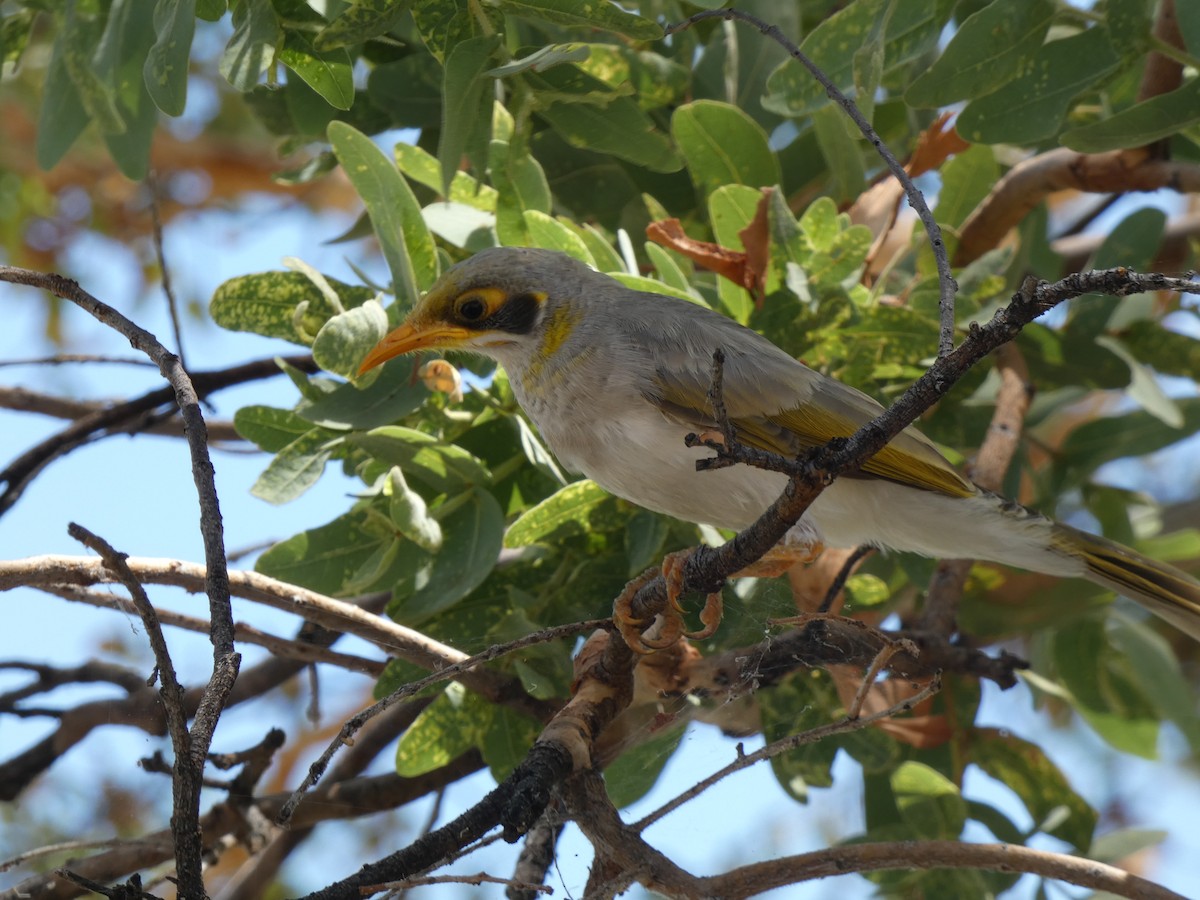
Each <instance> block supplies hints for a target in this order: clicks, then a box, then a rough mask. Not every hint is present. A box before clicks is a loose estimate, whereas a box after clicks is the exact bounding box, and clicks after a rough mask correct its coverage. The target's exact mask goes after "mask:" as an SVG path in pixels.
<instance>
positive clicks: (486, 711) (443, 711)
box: [396, 682, 492, 778]
mask: <svg viewBox="0 0 1200 900" xmlns="http://www.w3.org/2000/svg"><path fill="white" fill-rule="evenodd" d="M491 718H492V710H491V707H490V706H489V705H488V703H487V701H486V700H484V699H483V698H481V697H479V696H478V695H476V694H474V693H472V692H471V691H468V690H467V689H466V688H464V687H463V686H462V685H460V684H458V683H457V682H452V683H451V684H449V685H447V686H446V689H445V690H444V691H443V692H442V695H441V696H440V697H438V698H437V699H436V700H434V701H433V702H432V703H430V704H429V706H427V707H425V709H424V710H422V712H421V714H420V715H419V716H417V719H416V721H415V722H413V723H412V725H410V726H409V727H408V729H407V730H406V731H405V732H404V734H403V735H401V736H400V743H399V744H397V745H396V774H397V775H400V776H401V777H403V778H417V777H419V776H421V775H425V774H427V773H429V772H432V771H434V770H435V769H440V768H441V767H442V766H444V765H447V764H448V763H451V762H453V761H454V760H455V759H457V758H458V757H459V756H462V754H464V753H466V752H467V751H468V750H470V749H471V748H472V747H477V746H479V745H480V744H481V743H482V741H483V736H484V735H485V734H486V733H487V727H488V723H489V722H490V721H491Z"/></svg>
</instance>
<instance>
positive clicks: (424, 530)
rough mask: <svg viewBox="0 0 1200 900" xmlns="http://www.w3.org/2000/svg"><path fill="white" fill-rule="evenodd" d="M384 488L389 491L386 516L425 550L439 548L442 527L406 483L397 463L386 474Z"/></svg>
mask: <svg viewBox="0 0 1200 900" xmlns="http://www.w3.org/2000/svg"><path fill="white" fill-rule="evenodd" d="M386 490H388V491H390V492H391V500H390V502H389V503H388V515H389V516H390V517H391V520H392V524H393V525H395V526H396V530H397V531H399V532H400V533H401V534H402V535H404V536H405V537H406V538H408V539H409V540H410V541H412V542H413V543H414V544H416V545H417V546H418V547H420V548H421V549H422V550H424V551H426V552H428V553H437V552H438V551H439V550H441V549H442V526H441V525H440V524H438V521H437V519H435V518H433V517H432V516H430V515H429V507H428V506H427V505H426V503H425V498H424V497H422V496H421V495H420V494H418V493H417V492H416V491H414V490H413V489H412V488H410V487H409V486H408V482H406V481H405V480H404V473H403V472H402V471H401V470H400V467H399V466H392V470H391V471H390V472H389V473H388V480H387V485H386Z"/></svg>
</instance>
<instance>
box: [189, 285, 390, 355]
mask: <svg viewBox="0 0 1200 900" xmlns="http://www.w3.org/2000/svg"><path fill="white" fill-rule="evenodd" d="M325 280H326V281H327V282H328V283H329V284H330V285H331V286H332V287H333V289H334V290H335V291H336V292H337V295H338V299H339V300H340V301H341V304H342V306H343V307H344V308H353V307H357V306H362V305H363V304H364V303H366V302H367V301H368V300H371V299H373V298H374V296H375V292H374V291H372V290H371V289H370V288H365V287H359V286H356V285H349V284H345V283H344V282H341V281H338V280H337V279H335V278H329V277H326V279H325ZM335 312H336V311H335V310H334V309H333V307H332V306H330V305H329V302H328V301H327V300H326V299H325V296H324V295H323V294H322V293H321V291H320V290H319V289H318V288H317V286H316V285H314V284H313V283H312V281H311V280H309V278H307V277H306V276H305V275H303V274H301V273H300V272H259V273H257V274H254V275H239V276H238V277H236V278H230V279H229V280H228V281H226V282H225V283H223V284H222V285H221V286H220V287H218V288H217V290H216V292H215V293H214V294H213V298H212V302H211V303H210V304H209V314H210V315H211V316H212V318H213V321H214V322H216V323H217V324H218V325H220V326H221V327H222V328H226V329H228V330H229V331H250V332H253V333H254V334H261V335H262V336H263V337H271V338H283V339H284V340H285V341H292V342H294V343H297V344H301V345H304V346H307V345H309V344H311V343H312V340H313V338H314V337H315V336H316V334H317V332H319V331H320V330H321V326H323V325H324V324H325V322H326V321H328V320H329V318H330V316H332V315H334V314H335Z"/></svg>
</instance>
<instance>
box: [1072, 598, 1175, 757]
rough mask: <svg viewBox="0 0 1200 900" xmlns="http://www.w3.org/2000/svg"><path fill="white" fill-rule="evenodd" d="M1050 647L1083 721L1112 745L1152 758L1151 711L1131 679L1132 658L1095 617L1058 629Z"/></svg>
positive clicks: (1155, 723) (1155, 726) (1154, 721)
mask: <svg viewBox="0 0 1200 900" xmlns="http://www.w3.org/2000/svg"><path fill="white" fill-rule="evenodd" d="M1052 646H1053V653H1054V661H1055V665H1056V668H1057V669H1058V675H1059V678H1060V679H1061V680H1062V683H1063V684H1064V685H1065V686H1066V688H1067V690H1068V691H1070V692H1071V698H1072V701H1073V705H1074V707H1075V709H1076V710H1077V711H1078V713H1079V715H1080V716H1081V717H1082V718H1083V720H1084V721H1085V722H1087V723H1088V725H1090V726H1091V727H1092V728H1093V729H1094V730H1095V732H1096V733H1097V734H1098V735H1100V737H1102V738H1103V739H1104V740H1105V741H1106V742H1107V743H1109V744H1111V745H1112V746H1113V747H1115V748H1116V749H1118V750H1120V751H1122V752H1124V753H1132V754H1134V755H1135V756H1141V757H1144V758H1146V759H1154V758H1155V757H1156V755H1157V748H1158V731H1159V720H1158V717H1157V715H1156V711H1155V709H1154V707H1153V704H1152V702H1151V701H1150V700H1149V699H1148V698H1147V697H1146V695H1145V694H1144V693H1143V692H1142V690H1141V687H1140V686H1139V685H1138V683H1137V681H1136V675H1135V674H1134V673H1133V671H1132V661H1131V660H1130V658H1129V657H1128V656H1126V655H1125V654H1124V653H1122V652H1120V651H1118V650H1117V648H1115V647H1114V646H1113V645H1112V644H1111V643H1109V641H1108V638H1107V637H1106V636H1105V629H1104V623H1103V622H1102V621H1101V620H1100V618H1099V617H1095V616H1092V617H1088V618H1086V619H1080V620H1077V621H1075V622H1072V623H1071V624H1069V625H1066V626H1064V627H1062V628H1060V629H1059V630H1058V631H1057V632H1056V633H1055V634H1054V637H1053V645H1052Z"/></svg>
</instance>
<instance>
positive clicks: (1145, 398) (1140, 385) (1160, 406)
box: [1096, 334, 1183, 428]
mask: <svg viewBox="0 0 1200 900" xmlns="http://www.w3.org/2000/svg"><path fill="white" fill-rule="evenodd" d="M1096 345H1097V346H1098V347H1103V348H1104V349H1105V350H1108V351H1109V352H1110V353H1112V354H1114V355H1115V356H1118V357H1120V359H1121V361H1122V362H1123V363H1125V365H1127V366H1129V375H1130V381H1129V387H1128V388H1126V389H1125V393H1126V395H1127V396H1128V397H1129V398H1130V399H1131V400H1133V401H1134V402H1135V403H1137V405H1138V406H1140V407H1141V408H1142V409H1144V410H1145V411H1146V412H1148V413H1150V415H1152V416H1154V418H1156V419H1158V420H1159V421H1161V422H1162V423H1163V424H1165V425H1169V426H1170V427H1171V428H1182V427H1183V413H1182V412H1180V410H1179V406H1178V404H1176V402H1175V401H1174V400H1172V399H1171V398H1170V397H1169V396H1167V392H1166V391H1165V390H1163V386H1162V385H1161V384H1160V383H1159V380H1158V378H1157V376H1155V374H1154V372H1153V371H1151V369H1150V367H1149V366H1146V365H1143V364H1142V363H1141V362H1139V361H1138V360H1137V359H1136V358H1135V357H1134V355H1133V354H1132V353H1130V352H1129V350H1128V349H1127V348H1126V347H1125V345H1124V344H1122V343H1121V342H1120V341H1119V340H1117V339H1116V338H1114V337H1110V336H1108V335H1106V334H1102V335H1100V336H1099V337H1098V338H1096Z"/></svg>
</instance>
